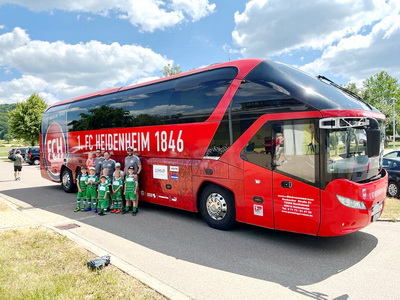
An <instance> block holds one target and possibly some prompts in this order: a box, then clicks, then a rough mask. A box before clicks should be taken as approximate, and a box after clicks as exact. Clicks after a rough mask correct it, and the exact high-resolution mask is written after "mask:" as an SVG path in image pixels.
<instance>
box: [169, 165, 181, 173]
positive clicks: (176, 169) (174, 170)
mask: <svg viewBox="0 0 400 300" xmlns="http://www.w3.org/2000/svg"><path fill="white" fill-rule="evenodd" d="M169 170H170V171H171V172H176V173H178V172H179V167H178V166H170V167H169Z"/></svg>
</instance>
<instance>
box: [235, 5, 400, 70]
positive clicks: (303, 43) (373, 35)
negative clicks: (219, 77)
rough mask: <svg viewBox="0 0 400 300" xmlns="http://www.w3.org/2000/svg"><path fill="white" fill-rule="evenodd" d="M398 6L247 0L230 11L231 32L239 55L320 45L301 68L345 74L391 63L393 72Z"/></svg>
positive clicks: (288, 52)
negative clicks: (232, 18) (240, 8)
mask: <svg viewBox="0 0 400 300" xmlns="http://www.w3.org/2000/svg"><path fill="white" fill-rule="evenodd" d="M399 12H400V1H398V0H332V1H316V0H315V1H293V0H292V1H282V0H250V1H249V2H248V3H247V4H246V8H245V10H244V11H243V12H242V13H240V12H236V13H235V23H236V27H235V30H234V31H233V32H232V38H233V42H234V44H235V45H236V46H237V47H238V49H239V51H240V52H241V54H242V55H243V56H244V57H260V58H273V59H278V60H279V56H283V55H289V56H290V55H291V54H293V53H295V52H297V53H300V51H305V52H304V53H307V51H309V50H318V51H321V52H322V56H321V57H320V58H318V59H316V60H315V61H314V62H312V63H310V64H308V65H306V66H305V67H304V69H305V70H307V71H316V70H318V72H317V73H320V71H321V69H323V70H329V71H331V72H332V73H333V74H334V75H338V76H339V75H340V76H345V77H347V78H350V77H360V76H370V75H372V74H371V73H370V72H374V71H376V70H379V71H381V70H382V69H383V68H386V67H390V65H391V64H392V66H393V67H392V68H391V70H392V71H393V72H395V73H396V74H398V71H397V70H398V69H399V64H400V62H399V59H398V58H396V59H395V56H398V53H399V44H400V43H399V31H398V24H399V21H397V23H396V20H395V19H396V18H398V17H399ZM396 24H397V25H396ZM304 53H303V52H301V56H303V57H304ZM314 56H315V54H314ZM308 61H310V60H309V59H308ZM364 78H365V77H364Z"/></svg>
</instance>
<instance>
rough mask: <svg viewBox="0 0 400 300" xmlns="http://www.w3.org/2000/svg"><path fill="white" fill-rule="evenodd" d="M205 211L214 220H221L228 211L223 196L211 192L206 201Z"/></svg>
mask: <svg viewBox="0 0 400 300" xmlns="http://www.w3.org/2000/svg"><path fill="white" fill-rule="evenodd" d="M206 207H207V212H208V214H209V215H210V217H211V218H213V219H214V220H217V221H219V220H222V219H223V218H225V216H226V213H227V211H228V206H227V204H226V201H225V198H224V197H223V196H222V195H221V194H218V193H212V194H210V195H209V196H208V198H207V201H206Z"/></svg>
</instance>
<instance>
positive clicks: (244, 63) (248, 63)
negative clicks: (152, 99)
mask: <svg viewBox="0 0 400 300" xmlns="http://www.w3.org/2000/svg"><path fill="white" fill-rule="evenodd" d="M262 61H264V60H262V59H240V60H233V61H229V62H224V63H216V64H212V65H209V66H207V67H204V68H200V69H197V70H191V71H188V72H184V73H180V74H176V75H172V76H168V77H162V78H159V79H156V80H152V81H147V82H142V83H139V84H135V85H130V86H125V87H124V86H121V87H113V88H108V89H104V90H101V91H97V92H93V93H90V94H86V95H83V96H78V97H75V98H71V99H67V100H62V101H59V102H56V103H54V104H52V105H50V106H48V107H47V109H46V110H48V109H49V108H51V107H54V106H59V105H63V104H67V103H71V102H75V101H79V100H83V99H89V98H93V97H97V96H101V95H107V94H112V93H115V92H119V91H125V90H129V89H134V88H138V87H141V86H146V85H151V84H155V83H158V82H163V81H168V80H171V79H174V78H179V77H185V76H188V75H192V74H196V73H200V72H204V71H209V70H213V69H218V68H224V67H236V68H237V69H238V75H237V76H236V78H238V79H243V78H244V77H245V75H246V74H247V73H248V72H249V71H250V70H252V69H253V68H254V67H255V66H257V65H258V64H259V63H261V62H262Z"/></svg>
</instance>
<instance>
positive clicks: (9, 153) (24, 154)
mask: <svg viewBox="0 0 400 300" xmlns="http://www.w3.org/2000/svg"><path fill="white" fill-rule="evenodd" d="M17 150H20V151H21V155H22V158H23V159H25V157H26V152H27V151H28V147H19V148H12V149H11V150H10V151H8V159H10V160H12V159H13V157H14V155H15V151H17Z"/></svg>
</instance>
